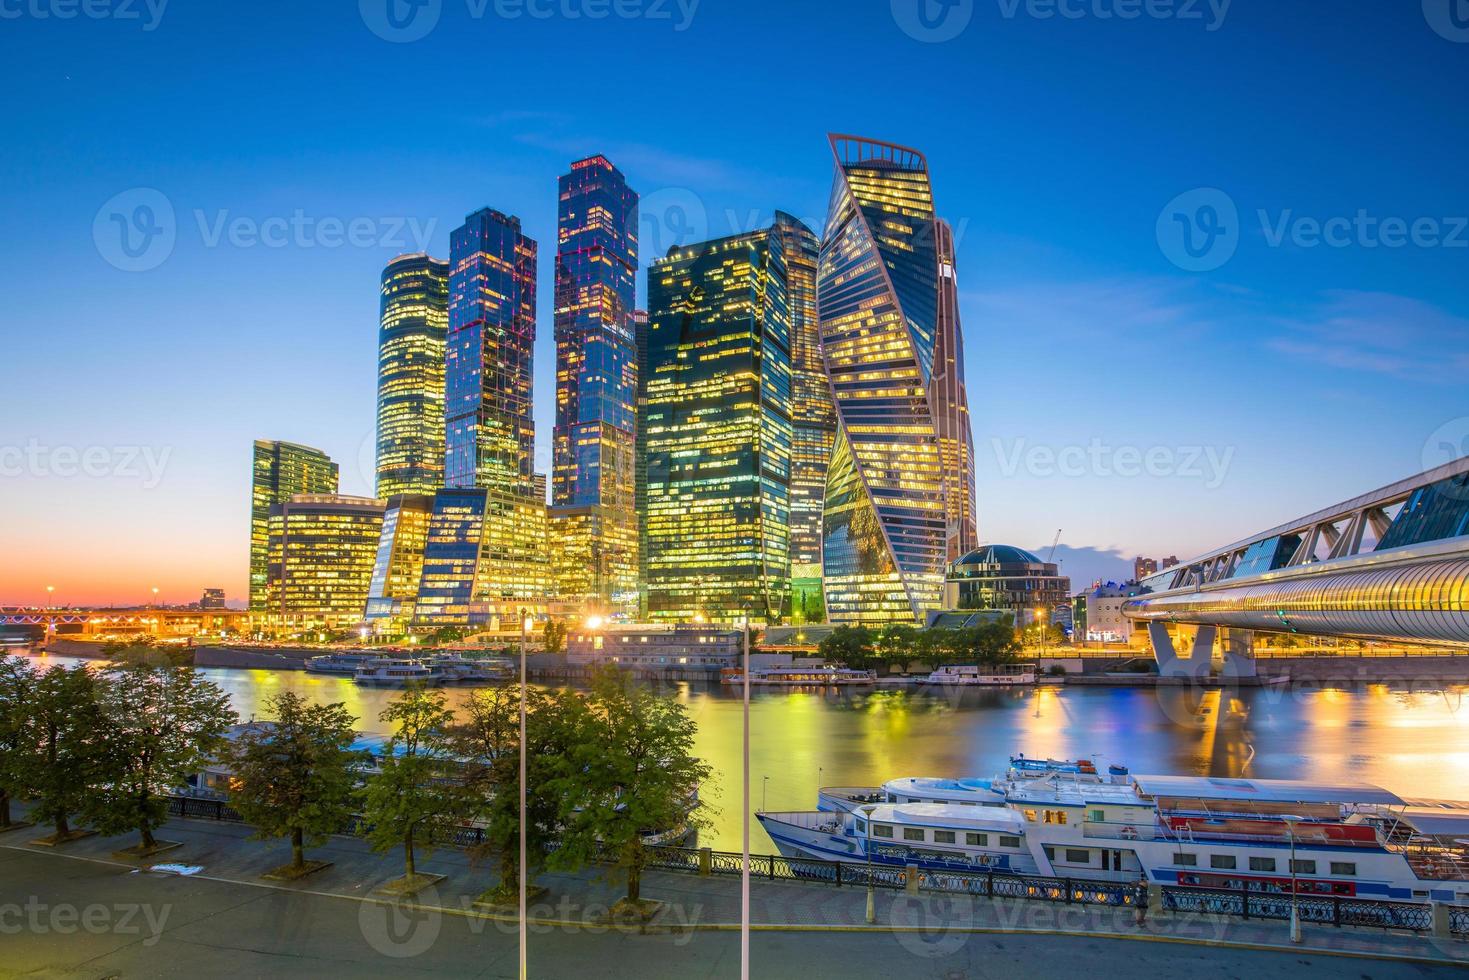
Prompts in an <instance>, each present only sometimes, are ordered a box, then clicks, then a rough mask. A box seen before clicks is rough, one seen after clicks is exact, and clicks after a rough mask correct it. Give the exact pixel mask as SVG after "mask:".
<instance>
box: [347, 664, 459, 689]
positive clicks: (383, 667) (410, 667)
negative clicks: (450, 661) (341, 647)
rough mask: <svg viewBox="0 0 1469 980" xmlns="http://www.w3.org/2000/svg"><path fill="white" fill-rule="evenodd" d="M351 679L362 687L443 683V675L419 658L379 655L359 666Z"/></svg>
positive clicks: (436, 684)
mask: <svg viewBox="0 0 1469 980" xmlns="http://www.w3.org/2000/svg"><path fill="white" fill-rule="evenodd" d="M352 680H353V681H355V682H356V683H358V684H361V685H363V686H364V687H407V686H408V685H410V684H421V685H423V686H425V687H437V686H439V685H440V684H443V683H444V675H443V674H435V673H434V670H433V668H432V667H430V666H429V665H428V664H426V663H424V662H423V661H421V660H408V659H403V660H398V659H393V658H391V657H381V658H379V659H377V660H373V661H370V662H368V663H365V664H363V665H362V666H361V667H359V668H358V669H357V673H355V674H354V675H353V676H352Z"/></svg>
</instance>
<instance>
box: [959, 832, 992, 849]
mask: <svg viewBox="0 0 1469 980" xmlns="http://www.w3.org/2000/svg"><path fill="white" fill-rule="evenodd" d="M964 843H966V844H968V845H969V846H970V847H989V846H990V835H989V834H965V835H964Z"/></svg>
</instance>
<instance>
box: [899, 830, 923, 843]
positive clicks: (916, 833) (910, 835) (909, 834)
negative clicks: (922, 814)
mask: <svg viewBox="0 0 1469 980" xmlns="http://www.w3.org/2000/svg"><path fill="white" fill-rule="evenodd" d="M903 839H904V840H923V828H922V827H904V828H903Z"/></svg>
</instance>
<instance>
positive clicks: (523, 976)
mask: <svg viewBox="0 0 1469 980" xmlns="http://www.w3.org/2000/svg"><path fill="white" fill-rule="evenodd" d="M528 632H530V617H528V616H526V614H525V610H524V609H521V610H520V980H527V978H528V977H529V976H530V974H529V973H528V972H527V971H526V922H525V915H526V901H525V886H526V873H525V852H526V847H525V635H526V633H528Z"/></svg>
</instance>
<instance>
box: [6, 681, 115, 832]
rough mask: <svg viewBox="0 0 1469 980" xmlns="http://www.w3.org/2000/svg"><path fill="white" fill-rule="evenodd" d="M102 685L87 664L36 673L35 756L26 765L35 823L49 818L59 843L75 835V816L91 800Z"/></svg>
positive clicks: (33, 743)
mask: <svg viewBox="0 0 1469 980" xmlns="http://www.w3.org/2000/svg"><path fill="white" fill-rule="evenodd" d="M100 688H101V683H100V682H99V680H98V678H97V675H96V674H94V673H93V672H92V671H91V670H89V669H87V668H86V667H75V668H73V669H71V670H67V669H64V668H61V667H53V668H51V669H50V670H48V671H45V672H44V673H41V674H39V675H37V678H36V684H35V687H34V688H33V697H34V700H33V701H32V704H31V707H32V711H33V714H32V716H31V722H32V724H33V725H34V733H33V736H32V739H33V741H32V743H31V744H32V751H33V754H32V755H31V758H30V762H29V763H25V762H23V763H22V765H24V766H26V771H27V772H28V773H29V777H28V779H27V782H28V784H29V786H28V789H29V791H30V793H31V795H33V796H34V797H35V798H36V805H35V806H34V807H33V808H32V809H31V816H32V817H33V818H34V819H35V820H36V822H37V823H40V822H42V821H50V822H51V824H52V826H53V827H54V829H55V840H57V841H63V840H65V839H67V838H68V837H70V836H71V825H70V817H71V815H72V814H74V813H80V812H82V811H83V810H85V809H86V808H87V805H88V803H89V801H90V794H89V792H88V783H89V782H90V780H91V779H92V775H93V770H94V768H95V766H96V763H97V754H98V747H97V742H96V738H97V732H98V729H99V728H101V726H102V713H101V708H100V705H99V703H98V699H99V697H100V696H101V695H100Z"/></svg>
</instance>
